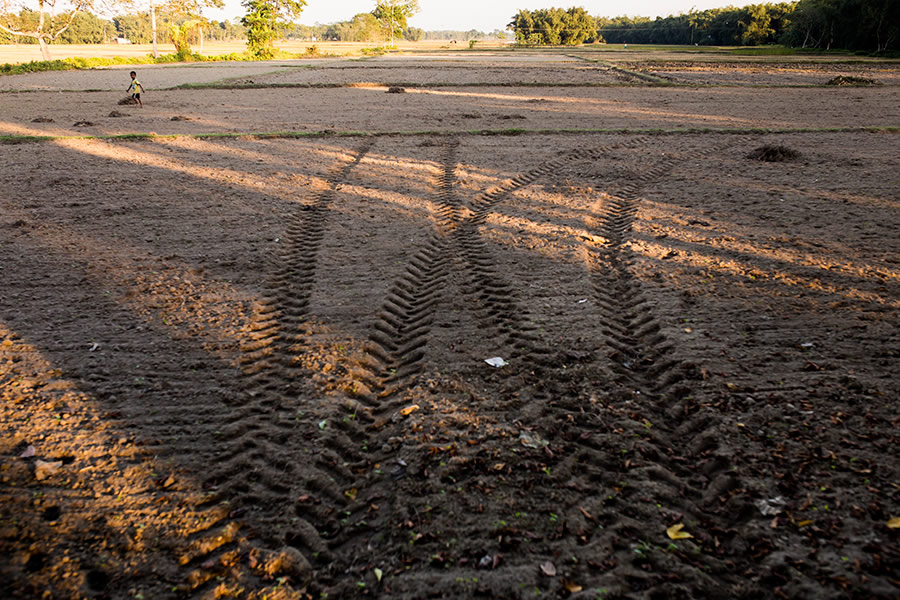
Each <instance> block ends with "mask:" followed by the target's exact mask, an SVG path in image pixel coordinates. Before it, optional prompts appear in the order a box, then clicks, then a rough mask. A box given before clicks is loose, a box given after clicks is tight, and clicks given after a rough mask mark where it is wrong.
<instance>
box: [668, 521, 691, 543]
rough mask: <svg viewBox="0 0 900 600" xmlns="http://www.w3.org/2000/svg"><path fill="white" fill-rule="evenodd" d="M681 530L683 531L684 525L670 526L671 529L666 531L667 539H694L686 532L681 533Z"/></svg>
mask: <svg viewBox="0 0 900 600" xmlns="http://www.w3.org/2000/svg"><path fill="white" fill-rule="evenodd" d="M682 529H684V523H676V524H675V525H672V526H671V527H669V528H668V529H666V535H668V536H669V539H672V540H686V539H688V538H692V537H694V536H692V535H691V534H689V533H688V532H687V531H682Z"/></svg>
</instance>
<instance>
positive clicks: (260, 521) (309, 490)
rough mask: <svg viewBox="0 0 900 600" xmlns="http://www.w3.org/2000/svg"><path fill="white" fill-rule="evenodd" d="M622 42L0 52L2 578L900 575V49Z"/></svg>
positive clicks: (553, 581)
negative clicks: (809, 59)
mask: <svg viewBox="0 0 900 600" xmlns="http://www.w3.org/2000/svg"><path fill="white" fill-rule="evenodd" d="M597 60H598V55H597V54H596V53H582V54H577V53H576V54H570V55H561V54H560V55H553V54H535V53H524V54H510V53H503V54H494V55H491V54H482V55H466V56H456V55H443V56H430V57H426V56H419V57H396V56H391V57H385V58H380V59H375V60H366V61H337V60H330V61H321V62H310V61H306V62H275V63H271V64H267V65H258V64H257V65H218V66H216V65H214V66H209V65H203V66H199V67H195V66H184V67H169V68H162V67H154V68H148V67H141V68H140V69H139V71H140V72H141V79H142V81H143V82H144V85H145V86H147V88H148V91H147V93H146V95H145V97H144V101H145V104H146V106H145V108H143V109H140V108H136V107H133V106H119V105H117V104H116V101H117V100H119V98H120V97H121V96H123V92H122V90H124V88H125V86H126V85H127V74H126V72H127V69H126V70H122V69H112V70H104V71H90V72H83V73H82V72H79V73H52V74H35V75H29V76H21V77H5V78H2V79H0V88H2V89H3V90H4V92H2V93H0V135H6V136H40V135H47V134H52V135H57V136H62V137H59V138H54V139H43V140H38V141H33V140H32V141H29V139H28V138H15V137H7V138H5V141H6V142H8V143H7V144H5V145H2V146H0V398H2V404H0V423H2V425H0V427H2V429H0V557H2V558H0V596H3V597H11V598H37V597H46V598H82V597H83V598H98V599H102V598H116V599H118V598H144V599H150V598H155V599H156V598H214V597H238V598H264V597H267V598H307V597H311V598H324V597H326V596H327V597H329V598H353V597H384V598H387V597H396V598H469V597H493V598H533V597H551V598H556V597H574V598H591V599H596V598H604V599H612V598H627V599H632V598H633V599H638V598H640V599H663V598H676V599H678V598H684V599H688V598H744V599H750V598H797V599H800V598H824V599H832V598H833V599H839V598H860V599H862V598H866V599H869V598H884V599H887V598H896V597H897V596H898V594H900V573H898V565H900V551H898V529H897V528H896V526H897V522H896V518H897V517H898V516H900V485H898V483H900V480H898V464H900V461H898V458H900V457H898V451H897V448H898V440H897V425H898V403H897V398H898V394H900V381H898V375H897V368H898V357H900V329H898V328H900V318H898V317H900V236H898V235H897V232H898V230H900V177H898V173H900V135H898V133H897V126H898V125H900V87H898V85H897V83H898V77H897V65H890V64H887V65H886V64H878V63H872V65H871V66H864V65H860V64H856V63H854V64H843V63H839V62H838V63H831V64H828V65H818V66H815V67H813V68H810V67H809V65H803V66H802V67H800V66H792V65H791V64H787V63H785V64H783V65H780V66H778V65H774V64H771V63H770V66H769V68H767V69H762V70H760V67H759V64H758V63H753V64H745V63H740V62H734V60H731V59H730V62H728V63H725V66H723V65H708V66H707V67H706V69H707V71H709V72H714V73H715V74H716V77H717V78H724V79H725V80H727V81H728V82H731V83H732V84H731V85H725V86H721V85H717V86H710V85H706V84H705V83H702V82H698V81H693V80H692V81H691V84H692V85H690V86H660V85H657V84H654V83H653V81H658V80H656V79H648V78H647V77H646V75H647V74H648V73H649V74H655V75H654V77H655V76H672V77H673V78H675V79H678V77H675V76H673V75H672V73H671V70H669V71H666V70H665V69H662V68H661V67H660V66H659V64H660V63H659V61H658V59H657V58H656V57H655V58H654V61H655V62H653V63H647V64H643V65H641V64H636V63H635V57H634V56H631V57H630V58H629V61H630V63H629V64H628V65H622V64H619V65H617V64H616V63H615V62H611V61H605V60H604V61H603V62H596V61H597ZM682 60H683V59H682ZM617 66H618V67H619V68H618V69H617V68H616V67H617ZM680 69H681V71H680V72H683V73H697V72H698V70H701V69H700V68H699V67H697V66H696V65H694V66H690V68H688V66H685V65H684V64H682V65H681V67H680ZM801 70H802V72H803V73H808V72H810V71H813V72H815V73H816V75H815V76H814V77H812V76H809V77H808V76H807V75H803V76H802V77H800V78H801V79H803V82H801V85H799V86H798V85H797V84H798V80H797V78H798V77H799V75H798V73H799V72H800V71H801ZM639 71H640V72H639ZM784 74H786V75H784ZM841 74H844V75H853V76H857V77H859V76H865V77H868V78H871V79H875V80H879V81H880V83H881V85H878V86H871V87H853V88H834V87H827V86H824V85H823V84H824V83H825V82H826V81H827V80H828V79H830V78H831V77H832V76H835V75H841ZM782 76H783V77H784V78H785V79H784V80H782V79H781V77H782ZM679 77H680V76H679ZM684 78H689V77H688V76H685V77H684ZM758 78H761V81H762V83H764V84H765V87H754V86H753V84H754V82H757V81H758ZM717 81H718V79H717ZM182 83H191V84H206V85H207V86H208V87H203V88H200V89H187V88H178V89H172V88H173V87H174V86H175V85H178V84H182ZM810 84H813V85H810ZM396 85H401V86H405V87H407V88H408V91H407V92H406V93H402V94H400V93H397V94H388V93H386V90H387V88H388V87H390V86H396ZM98 90H99V91H98ZM113 111H116V112H117V113H120V114H124V115H125V116H119V117H113V116H110V115H111V113H113ZM38 117H42V118H43V120H44V122H37V123H36V122H33V120H34V119H36V118H38ZM173 117H179V118H180V120H172V119H173ZM50 119H52V122H47V120H50ZM77 123H81V125H76V124H77ZM84 123H89V124H87V125H85V124H84ZM762 129H767V130H769V131H762ZM563 130H567V131H566V132H563ZM600 130H603V131H600ZM651 130H652V131H651ZM151 131H152V132H156V133H159V134H178V135H174V136H171V137H157V138H154V139H150V140H146V139H143V140H135V139H127V138H110V137H93V138H79V137H75V136H79V135H84V134H90V135H94V136H103V135H107V134H129V133H148V132H151ZM346 131H356V132H360V133H358V134H354V135H339V134H340V133H341V132H346ZM254 132H256V133H260V132H320V135H316V136H311V137H286V136H283V135H282V136H280V137H262V136H252V135H235V136H222V135H220V134H242V133H254ZM322 132H325V133H322ZM329 132H330V133H329ZM206 134H209V135H206ZM12 142H16V143H12ZM767 145H768V146H784V147H786V148H789V149H791V150H793V151H795V152H796V153H798V155H797V156H795V157H793V158H790V159H788V160H781V161H776V162H764V161H760V160H758V159H757V158H755V157H754V155H753V152H754V150H756V149H758V148H761V147H763V146H767ZM782 158H786V157H784V156H783V157H782ZM497 357H499V358H502V359H503V363H497V364H504V366H491V365H489V364H488V363H487V362H485V361H486V359H492V358H497Z"/></svg>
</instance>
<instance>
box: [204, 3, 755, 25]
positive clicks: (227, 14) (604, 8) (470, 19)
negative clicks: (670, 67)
mask: <svg viewBox="0 0 900 600" xmlns="http://www.w3.org/2000/svg"><path fill="white" fill-rule="evenodd" d="M745 4H752V0H746V1H745V2H744V1H741V0H732V1H730V2H729V1H725V2H721V1H720V2H716V1H714V0H713V1H704V0H675V1H674V2H663V1H662V0H631V1H630V2H628V3H625V2H598V1H594V2H572V1H566V0H557V1H555V2H554V1H550V2H540V1H535V0H487V1H485V0H450V1H447V0H419V7H420V8H421V10H420V11H419V13H418V14H417V15H416V16H414V17H413V18H412V19H410V21H409V23H410V25H414V26H416V27H421V28H422V29H425V30H426V31H433V30H438V29H451V30H460V31H468V30H470V29H478V30H480V31H486V32H487V31H493V30H494V29H506V25H507V24H508V23H509V22H510V21H511V20H512V18H513V16H514V15H515V14H516V12H518V11H519V9H523V8H525V9H528V10H534V9H537V8H552V7H554V6H557V7H559V8H570V7H572V6H581V7H582V8H584V9H585V10H586V11H587V12H588V13H590V14H591V15H593V16H604V17H616V16H619V15H629V16H632V17H635V16H642V17H665V16H668V15H677V14H678V13H682V12H684V13H686V12H688V11H690V10H691V8H695V9H696V10H706V9H708V8H716V7H723V6H729V5H735V6H743V5H745ZM374 8H375V0H307V2H306V8H304V9H303V14H301V15H300V19H299V21H300V23H303V24H304V25H314V24H315V23H334V22H336V21H347V20H350V19H351V18H352V17H353V15H355V14H357V13H362V12H371V11H372V10H373V9H374ZM203 14H204V16H206V17H208V18H210V19H216V20H218V21H222V20H231V19H233V18H234V17H236V16H241V15H243V14H244V8H243V7H242V6H241V3H240V0H225V9H224V10H221V11H220V10H213V9H206V10H204V11H203Z"/></svg>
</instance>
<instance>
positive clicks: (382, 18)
mask: <svg viewBox="0 0 900 600" xmlns="http://www.w3.org/2000/svg"><path fill="white" fill-rule="evenodd" d="M417 12H419V0H378V2H377V4H376V5H375V10H373V11H372V14H373V15H375V18H376V19H378V22H379V23H380V24H381V27H382V29H383V30H385V31H389V32H390V38H391V46H393V45H394V36H395V35H397V36H399V35H403V30H404V29H406V27H407V25H406V20H407V19H408V18H409V17H411V16H413V15H414V14H416V13H417Z"/></svg>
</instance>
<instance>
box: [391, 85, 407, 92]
mask: <svg viewBox="0 0 900 600" xmlns="http://www.w3.org/2000/svg"><path fill="white" fill-rule="evenodd" d="M387 93H388V94H405V93H406V89H405V88H402V87H397V86H394V87H390V88H388V91H387Z"/></svg>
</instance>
